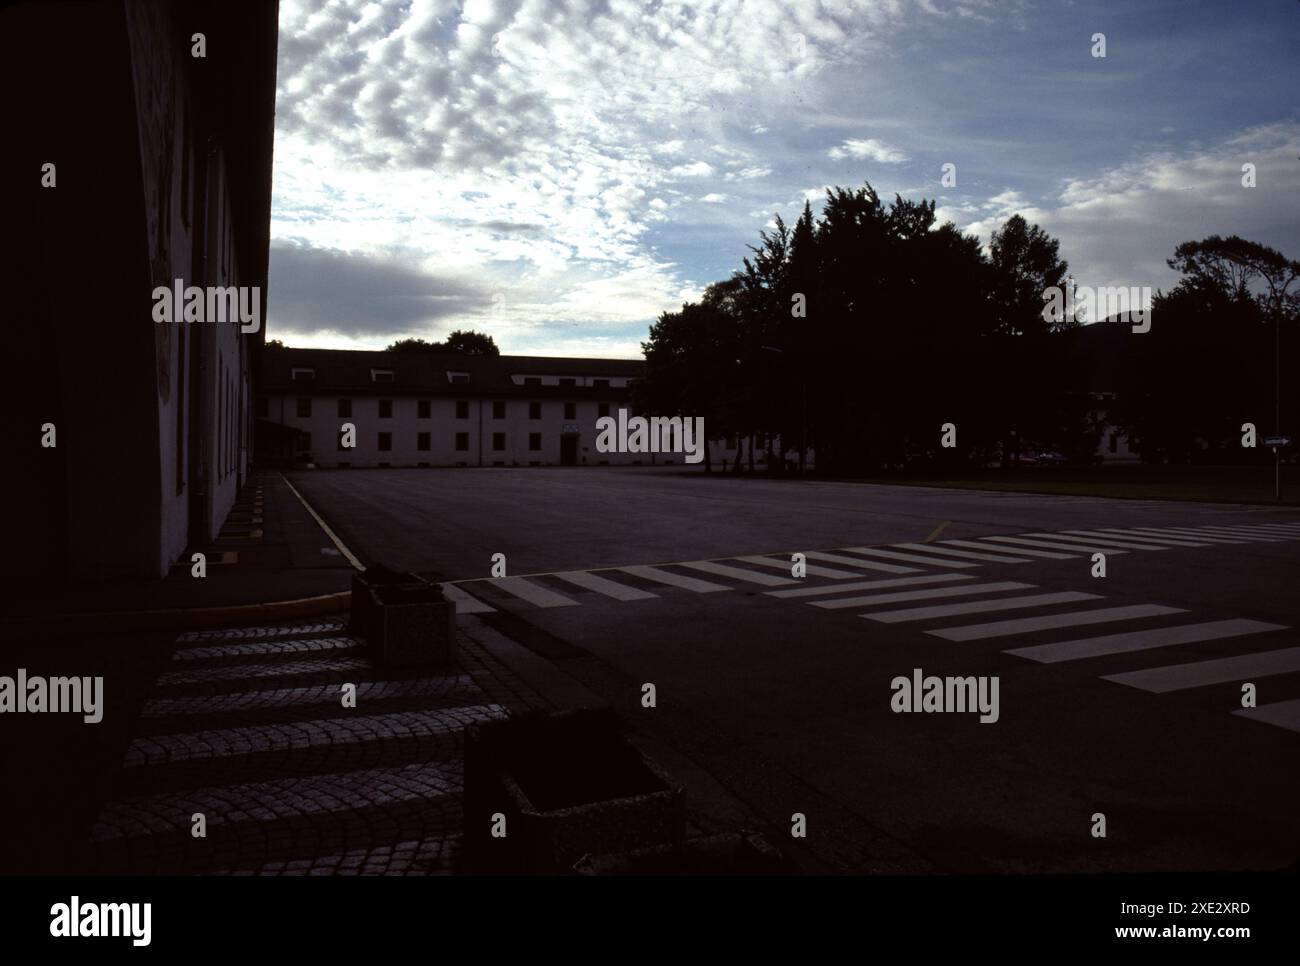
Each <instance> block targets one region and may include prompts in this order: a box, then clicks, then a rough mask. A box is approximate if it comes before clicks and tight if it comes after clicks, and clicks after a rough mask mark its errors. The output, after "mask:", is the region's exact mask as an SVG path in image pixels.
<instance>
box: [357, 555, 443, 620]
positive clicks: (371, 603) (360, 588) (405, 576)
mask: <svg viewBox="0 0 1300 966" xmlns="http://www.w3.org/2000/svg"><path fill="white" fill-rule="evenodd" d="M424 583H425V581H424V580H422V579H421V578H419V577H417V576H416V575H415V574H412V573H408V572H406V571H402V570H394V569H393V568H391V567H385V566H384V565H383V564H376V565H375V566H373V567H367V568H366V569H365V570H364V571H362V572H361V573H354V574H353V575H352V613H351V616H350V619H349V621H348V629H349V630H350V631H351V632H352V633H353V634H356V635H357V636H358V637H367V638H368V637H371V636H372V635H373V630H372V626H371V625H372V623H373V621H374V619H375V616H376V606H377V605H376V604H375V600H374V596H373V595H372V594H371V590H372V589H373V588H375V587H389V586H401V585H409V586H413V587H419V586H421V585H423V584H424Z"/></svg>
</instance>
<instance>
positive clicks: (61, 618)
mask: <svg viewBox="0 0 1300 966" xmlns="http://www.w3.org/2000/svg"><path fill="white" fill-rule="evenodd" d="M351 603H352V593H351V591H347V590H344V591H340V592H339V593H336V594H321V595H320V596H317V597H299V598H297V599H294V600H277V601H267V602H264V603H257V604H230V605H227V606H224V607H182V608H174V609H171V610H134V611H97V612H92V613H85V614H53V615H50V616H47V617H31V616H28V617H19V618H8V619H5V620H3V621H0V628H4V629H5V630H7V631H16V632H21V631H30V630H37V631H39V632H42V633H47V632H56V633H61V632H71V631H84V632H94V633H101V632H112V631H138V630H191V631H192V630H204V629H208V628H214V627H222V626H225V625H228V624H250V623H259V622H261V623H266V622H276V621H284V620H293V619H296V618H300V617H317V616H320V615H322V614H334V613H338V612H340V611H346V610H348V609H349V607H350V606H351Z"/></svg>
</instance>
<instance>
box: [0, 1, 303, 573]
mask: <svg viewBox="0 0 1300 966" xmlns="http://www.w3.org/2000/svg"><path fill="white" fill-rule="evenodd" d="M277 23H278V3H276V2H253V3H244V2H221V0H209V2H198V0H185V2H181V0H178V2H166V0H123V2H114V3H107V2H105V3H95V2H89V3H60V2H55V3H23V4H18V5H14V6H9V7H6V8H5V9H4V10H3V12H0V72H3V85H4V89H5V91H6V95H5V102H6V118H5V127H6V141H7V144H6V147H5V173H4V192H5V210H6V223H7V224H6V233H7V234H8V235H9V236H10V237H9V242H10V246H9V247H11V248H12V249H13V252H12V254H11V255H10V256H8V257H6V258H5V260H4V261H5V274H6V277H7V279H8V281H7V282H6V285H5V292H6V298H7V301H8V308H9V311H10V313H11V318H12V319H14V320H15V322H16V323H17V324H14V325H11V326H9V332H8V336H9V338H10V339H11V340H12V341H11V346H10V352H11V353H12V354H11V355H10V359H11V360H13V365H14V367H15V368H19V367H21V369H22V370H25V371H23V372H19V373H18V374H17V375H18V378H19V379H20V385H17V386H13V385H11V386H10V387H9V388H10V390H13V395H14V397H15V398H14V399H13V401H12V404H11V405H9V406H8V407H7V411H6V419H7V420H12V423H11V426H12V429H11V435H10V438H9V445H10V447H11V449H10V454H11V456H12V457H13V460H14V464H13V465H16V466H17V467H19V470H18V471H16V472H9V473H7V474H6V475H7V477H8V481H9V483H11V484H13V487H14V499H16V501H17V502H16V505H17V506H19V507H21V508H22V510H21V512H20V513H19V514H18V517H19V519H18V524H17V528H16V529H17V533H16V540H14V541H11V549H10V552H9V553H7V554H6V555H5V558H4V568H5V572H6V574H7V575H14V574H18V575H26V576H31V577H38V578H41V579H49V578H55V579H58V578H64V577H67V578H72V579H100V578H109V577H124V576H136V577H138V576H147V577H159V576H161V575H163V574H165V573H166V572H167V570H168V568H169V567H170V566H171V564H172V563H173V562H174V561H175V560H177V559H178V557H180V556H181V554H182V553H183V552H184V550H185V548H186V546H187V545H190V544H199V543H204V542H206V541H207V540H209V539H210V538H211V537H212V536H213V535H214V534H215V533H216V532H217V530H218V529H219V528H220V526H221V523H222V521H223V520H224V518H225V516H226V514H227V512H228V511H229V509H230V506H231V504H232V503H233V501H234V499H235V495H236V491H237V489H238V488H239V486H240V485H241V483H242V482H243V481H244V479H245V478H246V476H247V473H248V469H249V465H250V461H251V455H252V454H251V451H252V410H253V406H252V392H251V374H252V373H253V371H254V369H255V367H256V364H257V362H256V360H257V356H258V354H259V352H260V351H261V346H262V343H263V339H264V336H263V328H262V327H260V326H259V328H258V331H256V332H250V333H247V334H244V333H241V331H240V328H239V326H238V324H237V322H228V323H225V324H219V323H216V322H214V321H212V320H206V321H202V322H198V321H194V322H184V321H181V320H180V319H179V317H178V318H177V319H176V320H174V321H172V322H167V323H158V322H155V321H154V318H153V312H154V307H155V301H154V296H153V294H152V293H153V291H154V289H155V287H156V286H171V285H173V282H174V280H175V279H178V278H179V279H183V280H184V283H185V284H186V285H192V286H199V287H201V288H205V289H206V288H207V287H210V286H223V287H225V286H246V287H254V286H255V287H257V288H258V290H259V296H260V302H261V304H260V305H259V313H258V315H259V318H265V293H266V273H267V252H268V241H269V230H270V224H269V223H270V205H271V151H272V143H273V138H274V114H275V71H276V43H277ZM198 33H201V34H202V35H203V48H204V49H203V53H204V56H202V57H197V56H194V47H195V42H196V41H195V38H194V35H195V34H198ZM47 164H49V165H53V166H54V167H53V169H52V170H51V169H47V168H45V167H44V166H45V165H47ZM51 175H52V176H53V177H52V179H51ZM51 180H53V186H48V185H49V182H50V181H51ZM43 182H45V183H44V184H43ZM178 316H179V312H178ZM51 425H52V426H53V427H54V433H55V437H54V438H55V442H56V445H55V446H54V447H52V448H51V447H47V446H43V445H42V440H43V439H48V434H47V431H46V427H47V426H51Z"/></svg>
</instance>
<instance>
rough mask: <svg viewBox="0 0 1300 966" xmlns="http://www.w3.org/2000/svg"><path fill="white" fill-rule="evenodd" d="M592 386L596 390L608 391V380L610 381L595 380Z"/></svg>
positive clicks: (592, 381)
mask: <svg viewBox="0 0 1300 966" xmlns="http://www.w3.org/2000/svg"><path fill="white" fill-rule="evenodd" d="M591 384H592V386H594V387H595V388H596V389H608V388H609V380H608V379H593V380H591Z"/></svg>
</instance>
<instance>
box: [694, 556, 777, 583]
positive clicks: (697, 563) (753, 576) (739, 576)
mask: <svg viewBox="0 0 1300 966" xmlns="http://www.w3.org/2000/svg"><path fill="white" fill-rule="evenodd" d="M676 566H678V567H690V568H691V569H692V570H700V571H703V572H704V573H706V574H716V575H717V576H719V577H730V578H731V579H732V580H744V581H747V582H748V583H751V584H763V585H764V586H766V587H775V586H776V585H778V584H793V583H795V578H794V577H774V576H772V575H771V574H760V573H758V572H757V571H754V570H742V569H741V568H739V567H728V566H727V565H726V564H720V563H714V562H713V561H712V560H690V561H685V562H683V563H679V564H677V565H676Z"/></svg>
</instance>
